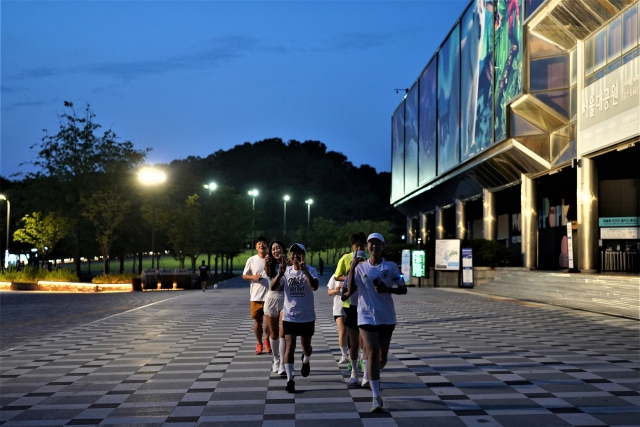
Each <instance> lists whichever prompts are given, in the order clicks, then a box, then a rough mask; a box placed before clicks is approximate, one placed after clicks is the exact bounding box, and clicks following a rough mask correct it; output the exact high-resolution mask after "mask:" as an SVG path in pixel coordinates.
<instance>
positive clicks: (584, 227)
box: [577, 157, 598, 273]
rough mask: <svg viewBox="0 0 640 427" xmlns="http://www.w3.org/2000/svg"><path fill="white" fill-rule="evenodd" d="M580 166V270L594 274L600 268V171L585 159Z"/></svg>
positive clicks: (578, 194) (590, 161) (591, 161)
mask: <svg viewBox="0 0 640 427" xmlns="http://www.w3.org/2000/svg"><path fill="white" fill-rule="evenodd" d="M579 162H580V163H579V166H578V188H577V191H578V193H577V203H578V245H577V246H578V247H577V252H578V256H577V258H578V260H577V261H578V265H577V267H578V269H580V270H581V271H583V272H585V273H593V272H595V271H596V270H597V268H598V170H597V168H596V164H595V161H593V160H592V159H587V158H585V157H583V158H581V159H580V160H579Z"/></svg>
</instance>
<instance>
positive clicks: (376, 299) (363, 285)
mask: <svg viewBox="0 0 640 427" xmlns="http://www.w3.org/2000/svg"><path fill="white" fill-rule="evenodd" d="M370 261H371V260H368V261H367V262H362V263H360V264H358V265H357V266H356V269H355V272H354V274H355V277H354V280H355V282H356V285H358V294H359V296H358V325H395V324H396V310H395V308H394V306H393V298H392V297H391V294H379V293H377V292H376V289H375V287H374V285H373V281H374V280H375V279H377V278H380V279H381V280H382V282H383V283H384V284H385V285H387V286H388V287H392V285H393V284H396V285H398V286H404V285H405V284H404V279H402V276H401V275H400V271H399V270H398V266H397V265H396V264H395V263H393V262H391V261H385V260H384V259H383V260H382V262H381V263H380V264H378V265H376V266H373V265H371V262H370Z"/></svg>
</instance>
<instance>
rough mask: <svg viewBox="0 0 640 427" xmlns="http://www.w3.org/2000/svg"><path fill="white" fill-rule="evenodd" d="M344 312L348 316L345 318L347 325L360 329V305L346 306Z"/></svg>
mask: <svg viewBox="0 0 640 427" xmlns="http://www.w3.org/2000/svg"><path fill="white" fill-rule="evenodd" d="M344 314H345V315H346V316H347V317H346V318H345V319H344V324H345V326H346V327H348V328H351V329H355V330H358V306H357V305H353V304H351V306H350V307H348V308H347V307H345V308H344Z"/></svg>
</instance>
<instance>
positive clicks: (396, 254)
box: [382, 243, 418, 264]
mask: <svg viewBox="0 0 640 427" xmlns="http://www.w3.org/2000/svg"><path fill="white" fill-rule="evenodd" d="M404 249H411V250H414V249H418V245H414V244H409V243H396V244H392V245H385V247H384V250H383V251H382V257H383V258H384V259H386V260H387V261H392V262H395V263H396V264H400V263H401V262H402V251H403V250H404Z"/></svg>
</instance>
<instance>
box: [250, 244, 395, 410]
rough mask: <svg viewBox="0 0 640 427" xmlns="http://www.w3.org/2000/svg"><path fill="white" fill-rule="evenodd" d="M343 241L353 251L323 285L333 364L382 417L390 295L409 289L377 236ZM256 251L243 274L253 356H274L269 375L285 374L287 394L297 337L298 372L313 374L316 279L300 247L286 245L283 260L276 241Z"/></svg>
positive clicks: (390, 328) (281, 248)
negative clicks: (334, 336)
mask: <svg viewBox="0 0 640 427" xmlns="http://www.w3.org/2000/svg"><path fill="white" fill-rule="evenodd" d="M349 241H350V243H351V248H352V250H353V252H347V253H345V254H343V255H342V257H341V258H340V261H339V262H338V265H337V268H336V271H335V273H334V275H333V276H332V277H331V279H330V280H329V283H328V285H327V286H328V288H329V289H328V294H329V295H330V296H333V297H334V305H333V316H334V319H335V321H336V324H337V327H338V341H339V346H340V351H341V358H340V361H339V362H338V363H339V364H345V363H346V364H347V365H348V369H351V378H350V382H351V384H360V385H361V386H362V387H367V388H370V389H371V392H372V397H373V400H372V407H371V411H372V412H382V411H383V402H382V398H381V397H380V370H381V369H382V368H384V366H385V365H386V363H387V355H388V353H389V345H390V343H391V336H392V333H393V330H394V328H395V325H396V314H395V308H394V305H393V299H392V297H391V294H399V295H403V294H406V293H407V288H406V286H405V283H404V280H403V278H402V275H401V274H400V272H399V270H398V267H397V265H396V264H395V263H394V262H390V261H386V260H384V259H383V258H382V251H383V249H384V245H385V241H384V237H383V236H382V235H381V234H379V233H372V234H370V235H369V236H368V237H365V234H364V233H362V232H357V233H353V234H351V235H350V236H349ZM255 248H256V250H257V255H254V256H252V257H250V258H249V259H248V260H247V264H246V266H245V269H244V271H243V274H242V278H243V279H244V280H247V281H249V282H250V283H251V284H250V293H251V318H252V319H253V320H254V322H253V330H254V334H255V337H256V341H257V344H256V350H255V351H256V354H262V353H263V352H264V353H272V354H273V364H272V372H273V373H277V374H279V375H282V376H285V375H286V377H287V386H286V391H288V392H289V393H295V391H296V389H295V381H294V355H295V349H296V341H297V337H300V345H301V347H302V356H301V359H302V367H301V369H300V373H301V375H302V376H303V377H306V376H308V375H309V373H310V371H311V364H310V358H311V354H312V352H313V347H312V346H311V339H312V337H313V335H314V333H315V320H316V314H315V303H314V292H315V291H317V290H318V274H317V271H316V269H315V268H313V267H312V266H310V265H308V264H307V263H306V261H305V257H306V249H305V247H304V245H303V244H301V243H294V244H293V245H291V246H290V247H289V248H288V256H287V253H286V252H285V246H284V244H283V243H282V242H281V241H278V240H274V241H272V242H271V243H269V242H268V241H267V239H266V238H265V237H264V236H259V237H258V238H257V239H256V241H255ZM365 248H366V250H367V252H369V258H368V259H367V257H366V252H365ZM267 337H268V338H267ZM360 349H362V356H360V354H359V353H360ZM360 373H362V382H360V379H359V375H360Z"/></svg>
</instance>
